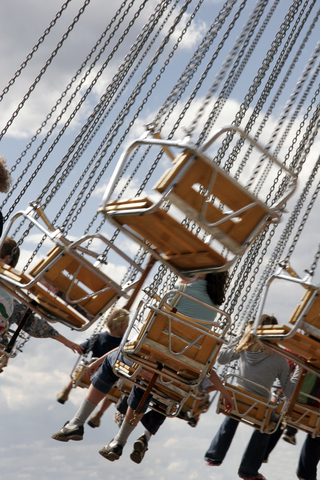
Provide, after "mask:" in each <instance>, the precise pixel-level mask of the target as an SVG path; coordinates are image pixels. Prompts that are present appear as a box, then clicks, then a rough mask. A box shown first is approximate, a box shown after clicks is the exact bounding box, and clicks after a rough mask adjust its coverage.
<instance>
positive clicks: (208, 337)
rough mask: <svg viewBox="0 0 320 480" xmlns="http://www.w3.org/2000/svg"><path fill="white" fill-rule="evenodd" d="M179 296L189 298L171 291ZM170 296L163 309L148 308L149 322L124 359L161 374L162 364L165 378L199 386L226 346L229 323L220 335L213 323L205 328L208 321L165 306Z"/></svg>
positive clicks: (160, 307) (129, 346) (129, 344)
mask: <svg viewBox="0 0 320 480" xmlns="http://www.w3.org/2000/svg"><path fill="white" fill-rule="evenodd" d="M177 293H178V294H179V295H182V296H185V297H189V296H188V295H186V294H185V293H184V292H181V291H171V293H170V294H171V295H173V296H174V295H175V294H177ZM168 296H169V293H167V294H166V296H165V297H164V298H163V299H162V301H161V302H160V306H159V308H155V307H154V306H151V305H148V308H149V310H150V311H149V314H148V316H147V319H146V322H145V324H144V326H143V328H142V329H141V331H140V333H139V335H138V336H137V338H136V339H135V340H132V341H129V342H127V343H126V344H125V345H124V347H123V355H124V356H125V357H126V358H128V359H129V360H131V361H134V362H136V363H139V364H141V365H144V367H143V368H148V369H151V371H156V370H158V365H159V364H161V365H163V369H162V371H161V374H162V375H163V376H168V378H171V379H174V380H175V381H177V380H178V381H179V383H180V382H181V383H184V384H196V383H198V382H199V381H201V380H202V378H204V376H205V374H206V372H208V371H209V370H211V368H212V365H213V364H214V362H215V359H216V356H217V355H218V352H219V350H220V347H221V345H222V343H224V342H225V340H224V336H225V334H226V331H227V328H228V326H229V323H227V324H226V325H225V327H224V330H223V332H222V333H221V334H218V333H216V332H214V331H212V330H211V326H212V323H210V322H208V324H204V321H201V320H197V319H192V318H191V317H187V316H185V315H181V314H180V313H178V312H174V311H172V308H171V307H170V306H169V305H167V304H166V303H165V302H166V299H167V298H168ZM189 298H190V299H192V300H193V301H196V300H195V299H194V298H192V297H189ZM198 303H201V302H198ZM208 308H210V307H209V306H208ZM211 309H212V313H213V314H214V313H215V311H217V310H218V311H219V312H220V313H222V314H224V315H226V314H225V313H224V312H222V311H221V310H219V309H215V308H214V307H211ZM128 335H129V332H128Z"/></svg>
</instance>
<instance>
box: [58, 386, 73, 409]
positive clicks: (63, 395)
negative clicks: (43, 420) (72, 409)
mask: <svg viewBox="0 0 320 480" xmlns="http://www.w3.org/2000/svg"><path fill="white" fill-rule="evenodd" d="M69 393H70V390H69V389H68V388H64V389H63V390H62V391H61V392H60V393H58V395H57V402H59V403H61V404H62V405H63V404H64V403H66V401H67V400H68V397H69Z"/></svg>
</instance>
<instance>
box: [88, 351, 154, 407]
mask: <svg viewBox="0 0 320 480" xmlns="http://www.w3.org/2000/svg"><path fill="white" fill-rule="evenodd" d="M117 358H118V359H119V360H120V361H121V362H124V363H126V364H127V365H132V362H130V361H129V360H127V359H126V358H124V357H123V356H122V355H121V354H119V352H118V350H116V351H115V352H112V353H110V355H107V356H106V358H105V359H104V362H103V363H102V365H100V368H99V370H98V371H97V373H96V374H95V375H94V376H93V377H92V380H91V383H92V385H93V386H94V387H95V388H96V389H97V390H99V391H100V392H102V393H104V394H105V395H106V394H107V393H109V392H110V390H111V388H112V387H113V386H114V384H115V383H116V382H117V381H118V380H119V377H118V376H117V375H116V374H115V373H114V372H113V366H114V364H115V361H116V359H117ZM143 394H144V390H143V389H141V388H139V387H136V386H134V387H133V388H132V390H131V392H130V395H129V398H128V405H129V406H130V407H131V408H132V409H133V410H136V408H137V407H138V405H139V403H140V400H141V399H142V396H143ZM151 398H152V395H148V398H147V400H146V402H145V404H144V405H143V409H142V413H144V412H145V411H146V410H147V408H148V405H149V403H150V401H151Z"/></svg>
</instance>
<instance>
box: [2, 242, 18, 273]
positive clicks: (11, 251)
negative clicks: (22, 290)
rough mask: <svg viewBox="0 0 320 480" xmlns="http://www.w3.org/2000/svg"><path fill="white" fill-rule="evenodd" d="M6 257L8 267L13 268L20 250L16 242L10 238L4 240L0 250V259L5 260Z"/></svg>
mask: <svg viewBox="0 0 320 480" xmlns="http://www.w3.org/2000/svg"><path fill="white" fill-rule="evenodd" d="M8 255H9V257H10V261H9V262H8V265H10V267H13V268H14V267H15V266H16V265H17V263H18V260H19V257H20V248H19V247H18V245H17V242H16V241H15V240H13V238H11V237H7V238H6V239H5V241H4V242H3V245H2V247H1V250H0V258H2V259H5V258H6V257H7V256H8Z"/></svg>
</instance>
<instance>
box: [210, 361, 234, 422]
mask: <svg viewBox="0 0 320 480" xmlns="http://www.w3.org/2000/svg"><path fill="white" fill-rule="evenodd" d="M209 380H210V382H211V383H213V386H212V387H209V388H207V389H206V390H207V392H212V391H213V390H219V392H221V394H222V395H223V403H224V406H225V410H226V412H227V413H230V412H232V410H233V409H234V404H233V400H232V398H231V396H230V394H229V392H228V390H227V389H226V388H225V386H224V385H223V383H222V382H221V380H220V378H219V377H218V375H217V374H216V372H215V371H214V370H211V373H210V377H209Z"/></svg>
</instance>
